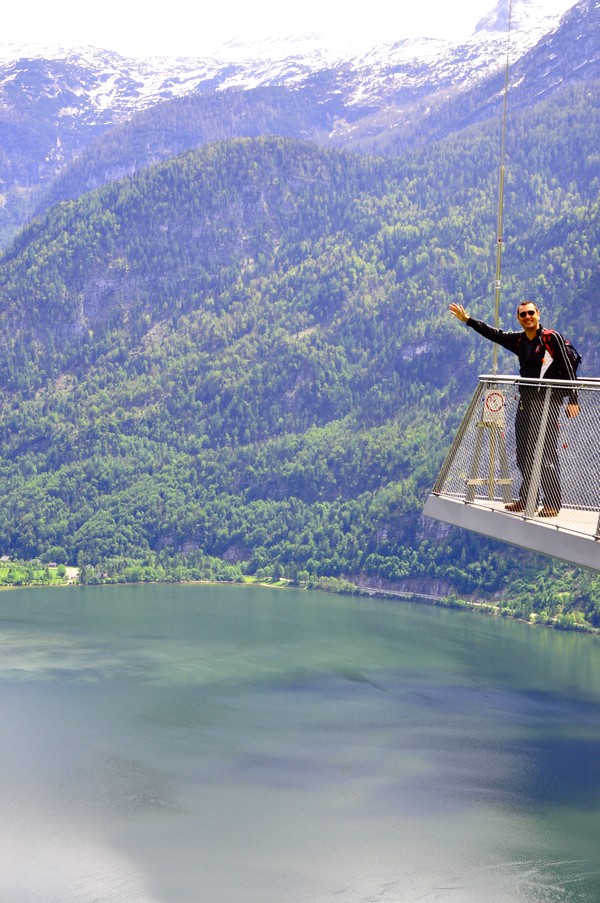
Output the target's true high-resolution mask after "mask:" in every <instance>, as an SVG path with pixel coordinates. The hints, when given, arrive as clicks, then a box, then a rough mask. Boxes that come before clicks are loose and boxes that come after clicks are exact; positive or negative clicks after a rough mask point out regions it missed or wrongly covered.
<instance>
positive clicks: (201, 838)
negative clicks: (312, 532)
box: [0, 586, 600, 903]
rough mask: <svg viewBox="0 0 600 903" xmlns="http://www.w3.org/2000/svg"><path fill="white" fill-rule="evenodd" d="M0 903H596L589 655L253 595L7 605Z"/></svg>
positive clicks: (598, 873) (418, 616) (550, 636)
mask: <svg viewBox="0 0 600 903" xmlns="http://www.w3.org/2000/svg"><path fill="white" fill-rule="evenodd" d="M0 639H1V644H2V646H1V648H2V655H1V658H0V705H1V711H2V724H3V730H2V735H1V739H0V769H1V772H0V773H1V774H2V793H1V794H0V899H1V900H7V901H9V900H10V901H11V903H20V901H23V903H25V901H26V903H37V901H40V903H55V901H56V903H92V901H94V903H97V901H119V903H135V901H140V903H175V901H177V903H180V901H185V903H188V901H189V903H205V901H206V903H375V901H377V903H421V901H426V903H431V901H436V903H438V901H443V903H598V901H599V900H600V844H599V837H600V718H599V717H598V716H599V711H600V645H599V643H598V640H597V639H595V638H592V637H586V636H577V635H574V634H565V633H557V632H552V631H548V630H544V629H537V628H532V627H529V626H526V625H522V624H517V623H512V622H506V621H502V620H497V619H493V618H489V617H484V616H480V615H474V614H470V613H465V612H458V611H444V610H439V609H434V608H429V607H422V606H415V605H410V604H405V603H398V602H388V601H382V600H357V599H352V598H346V597H336V596H332V595H325V594H319V593H308V592H302V591H294V590H286V591H276V590H270V589H264V588H258V587H250V588H249V587H238V586H233V587H229V586H223V587H218V586H138V587H104V588H100V587H99V588H91V587H90V588H71V589H62V590H56V589H52V590H18V591H11V592H5V593H2V594H0Z"/></svg>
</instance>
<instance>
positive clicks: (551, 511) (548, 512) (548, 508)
mask: <svg viewBox="0 0 600 903" xmlns="http://www.w3.org/2000/svg"><path fill="white" fill-rule="evenodd" d="M559 514H560V508H553V507H552V505H544V507H543V508H540V510H539V511H538V517H558V515H559Z"/></svg>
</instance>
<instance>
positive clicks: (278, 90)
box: [0, 0, 598, 246]
mask: <svg viewBox="0 0 600 903" xmlns="http://www.w3.org/2000/svg"><path fill="white" fill-rule="evenodd" d="M569 3H570V0H565V4H564V6H565V9H567V8H568V7H569ZM504 6H505V4H504V3H503V2H499V3H498V6H497V7H496V10H495V11H494V12H493V13H492V14H490V16H488V17H486V19H484V20H482V22H481V23H480V24H479V26H478V28H477V30H476V32H475V33H474V35H473V36H472V37H471V38H470V39H469V40H468V41H466V42H464V43H462V44H460V45H452V44H450V43H448V42H443V41H432V40H425V39H422V40H418V41H406V40H404V41H399V42H396V43H390V44H389V45H386V46H383V47H378V48H374V49H372V50H371V51H370V52H368V53H364V54H362V55H361V56H358V57H356V56H354V57H348V58H343V57H340V56H339V55H338V54H339V52H338V53H331V52H330V51H329V52H328V51H325V50H323V49H322V48H321V47H319V46H318V45H317V46H314V45H309V46H306V45H303V44H300V47H301V48H302V50H303V52H299V50H298V46H297V42H295V44H294V45H293V47H292V48H290V47H289V46H283V47H281V46H278V47H276V48H273V47H272V46H269V48H268V51H269V53H268V54H265V52H264V48H260V50H261V52H260V53H258V52H257V53H256V54H255V55H253V54H252V52H251V51H252V48H250V49H249V50H246V53H245V55H240V57H239V58H238V59H237V60H236V58H235V56H233V58H229V59H227V60H216V59H211V60H190V59H185V60H142V61H140V60H127V59H124V58H122V57H120V56H118V55H117V54H115V53H110V52H106V51H100V50H97V49H94V48H85V49H83V50H73V51H71V50H63V51H61V52H60V53H56V54H54V55H51V54H50V53H49V52H48V51H46V55H45V56H44V55H40V52H39V51H38V53H37V54H35V55H34V54H30V55H23V54H22V52H21V54H20V55H19V54H18V51H17V48H14V49H13V50H12V51H11V50H10V48H8V49H7V48H5V50H4V54H3V56H4V59H5V61H4V62H3V63H2V64H1V65H0V136H1V140H0V180H1V181H0V184H1V185H2V192H3V197H4V202H3V205H2V207H1V208H0V244H2V245H4V246H5V245H6V244H7V243H8V242H9V240H10V238H11V237H12V236H13V235H14V234H15V233H16V231H17V230H18V229H19V228H20V226H21V225H23V223H24V222H26V221H27V220H28V219H29V218H30V217H31V216H32V215H33V214H34V213H35V212H36V209H37V208H38V205H39V204H40V202H41V200H42V197H43V193H44V192H45V191H47V190H48V189H49V188H50V189H51V194H50V195H49V198H48V200H46V201H45V202H44V203H45V207H47V206H48V204H49V203H53V202H55V201H56V200H57V199H59V198H61V197H74V196H76V194H77V192H78V191H82V190H87V188H88V187H96V186H97V185H99V184H101V183H102V181H104V180H106V179H107V178H108V179H110V178H115V177H119V175H124V174H125V173H127V172H132V171H134V169H137V168H139V167H142V166H144V165H148V164H149V163H152V162H155V161H157V160H161V159H166V158H167V157H168V156H169V155H170V154H172V153H180V152H183V151H185V150H188V149H190V148H191V147H194V146H197V145H199V144H201V143H204V142H205V141H210V140H217V139H221V138H226V137H235V136H242V135H257V134H265V133H267V134H282V135H284V136H288V137H299V138H310V139H311V140H315V141H317V142H319V143H322V144H324V145H334V146H338V147H350V148H354V149H357V150H367V151H369V150H377V151H378V152H391V153H397V152H403V151H404V149H405V148H406V147H407V146H408V147H410V146H413V145H414V144H415V142H422V141H426V140H429V139H430V138H431V137H442V136H443V134H444V133H447V132H448V131H451V130H452V129H453V128H454V127H456V122H455V121H454V120H455V116H454V112H453V107H454V105H455V104H457V103H458V104H459V106H460V107H461V110H460V115H461V116H462V117H463V121H461V127H462V126H464V124H466V123H467V122H468V121H472V120H474V119H475V118H477V117H481V115H486V116H489V115H490V114H491V113H493V111H494V110H495V109H497V103H498V101H497V96H498V85H497V83H496V82H495V81H494V80H493V79H492V80H491V81H490V79H489V77H490V76H493V75H494V73H500V72H501V71H502V69H503V67H504V61H505V58H506V52H507V28H506V22H505V21H503V18H502V10H503V9H504ZM513 7H514V14H513V23H512V27H511V47H512V51H511V53H512V57H513V63H514V65H516V63H517V61H520V65H522V67H523V66H524V68H523V69H522V71H521V70H520V74H519V86H520V87H519V90H520V92H521V94H523V91H524V90H526V88H523V87H522V85H529V84H530V81H529V77H528V76H529V74H531V73H532V72H536V73H537V72H539V71H540V63H539V62H538V61H537V60H536V59H532V60H531V62H530V63H529V64H527V63H526V62H523V60H524V57H525V56H527V53H528V52H529V51H531V50H532V48H533V47H534V46H535V45H536V43H537V42H538V41H539V39H540V38H542V40H547V39H548V38H549V36H551V35H552V34H553V33H554V31H555V30H556V27H557V23H558V18H559V17H558V14H555V15H553V16H547V15H544V14H543V4H539V3H537V2H534V0H515V2H514V3H513ZM597 17H598V7H597V3H594V2H592V0H582V2H580V3H579V4H576V6H574V7H573V8H572V10H570V12H569V14H567V16H566V17H565V19H564V20H563V23H562V24H561V25H560V28H559V32H561V33H563V35H564V36H563V39H562V40H563V44H564V45H566V46H567V48H568V54H567V56H566V57H558V58H554V59H555V65H554V68H555V77H554V78H553V80H552V87H550V85H548V86H547V87H546V90H556V89H557V88H558V87H559V86H560V84H562V83H563V81H564V80H569V78H572V77H579V76H578V73H581V72H582V67H586V66H587V67H588V69H587V70H586V72H585V77H586V78H589V77H591V73H590V71H588V70H589V69H590V67H593V66H594V65H596V66H597V65H598V63H597V53H595V50H594V48H593V47H590V41H591V40H592V39H591V38H590V36H591V35H593V34H594V28H595V27H596V26H595V24H594V23H595V22H596V20H597ZM275 50H276V51H277V52H278V54H279V55H278V56H273V54H274V52H275ZM290 50H291V52H290ZM550 53H551V49H550V50H549V51H548V54H550ZM269 54H271V55H269ZM584 54H585V55H584ZM556 59H561V60H564V62H563V63H561V67H562V71H560V70H558V69H557V67H556ZM594 60H595V63H594ZM542 71H543V70H542ZM535 90H536V91H537V90H538V88H537V86H536V88H535ZM233 92H236V93H233ZM240 92H243V97H240V96H239V94H240ZM473 92H478V93H477V94H476V100H473V99H471V98H472V96H473ZM523 102H526V101H525V99H524V100H523ZM165 104H166V106H167V108H168V109H166V110H165ZM153 112H154V115H153ZM140 113H141V114H142V115H141V116H140V115H139V114H140ZM442 123H444V126H443V128H440V125H441V124H442ZM115 127H117V128H118V129H120V131H117V132H115V131H114V129H115ZM124 133H125V135H126V136H128V135H131V144H132V145H133V146H134V147H135V152H134V153H133V154H132V153H129V154H128V155H127V154H125V155H123V156H124V159H120V156H119V154H118V153H116V154H115V149H117V148H118V145H119V143H120V142H121V140H122V137H123V134H124ZM102 136H106V140H107V142H108V144H109V145H112V146H111V149H110V153H111V155H112V159H111V160H109V161H108V162H107V163H106V164H104V163H103V164H102V166H104V165H105V167H106V173H103V172H98V171H90V174H89V179H87V181H86V180H85V179H84V180H83V182H82V181H81V179H80V178H79V176H77V177H76V178H74V184H72V185H70V186H66V185H65V184H64V183H65V180H66V181H67V182H68V181H69V176H68V174H65V175H63V174H62V172H63V170H64V168H65V166H68V165H69V164H70V163H71V162H73V161H75V160H77V161H78V166H79V169H80V170H81V169H87V170H94V160H95V159H97V158H98V157H100V158H102V159H104V157H105V152H104V151H103V149H102V147H98V142H99V141H101V139H102ZM125 146H126V147H127V140H126V141H125ZM86 152H87V153H86ZM102 166H101V168H102ZM59 174H61V178H62V179H63V187H62V188H61V187H60V186H57V188H56V189H53V188H52V183H53V180H54V179H55V178H56V177H57V175H59ZM73 192H75V193H73Z"/></svg>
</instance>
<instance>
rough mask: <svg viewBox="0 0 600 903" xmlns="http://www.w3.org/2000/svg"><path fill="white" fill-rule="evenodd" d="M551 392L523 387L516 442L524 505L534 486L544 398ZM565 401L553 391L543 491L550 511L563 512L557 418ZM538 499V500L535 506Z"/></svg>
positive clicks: (549, 412)
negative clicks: (533, 472)
mask: <svg viewBox="0 0 600 903" xmlns="http://www.w3.org/2000/svg"><path fill="white" fill-rule="evenodd" d="M547 391H548V390H547V389H546V390H544V391H539V390H538V389H537V388H535V387H533V386H532V387H529V386H522V387H521V390H520V392H521V397H520V402H519V408H518V410H517V416H516V418H515V436H516V442H517V466H518V468H519V470H520V471H521V477H522V482H521V489H520V490H519V498H520V500H521V501H522V502H523V503H525V502H526V501H527V494H528V492H529V484H530V482H531V473H532V469H533V463H534V457H535V449H536V445H537V441H538V437H539V435H540V426H541V420H542V413H543V410H544V397H545V393H546V392H547ZM562 402H563V398H562V397H561V395H560V394H559V392H557V391H556V390H555V391H553V393H552V397H551V399H550V407H549V410H548V421H547V424H546V438H545V441H544V447H543V450H542V460H541V479H540V488H541V496H542V502H543V504H544V505H548V506H549V507H551V508H560V507H561V504H562V500H561V492H560V468H559V462H558V416H559V412H560V407H561V404H562ZM538 502H539V497H538V499H536V504H537V503H538Z"/></svg>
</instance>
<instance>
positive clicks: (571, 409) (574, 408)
mask: <svg viewBox="0 0 600 903" xmlns="http://www.w3.org/2000/svg"><path fill="white" fill-rule="evenodd" d="M578 414H579V405H578V404H577V403H576V402H573V401H570V402H569V404H568V405H567V417H571V418H572V417H577V415H578Z"/></svg>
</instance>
